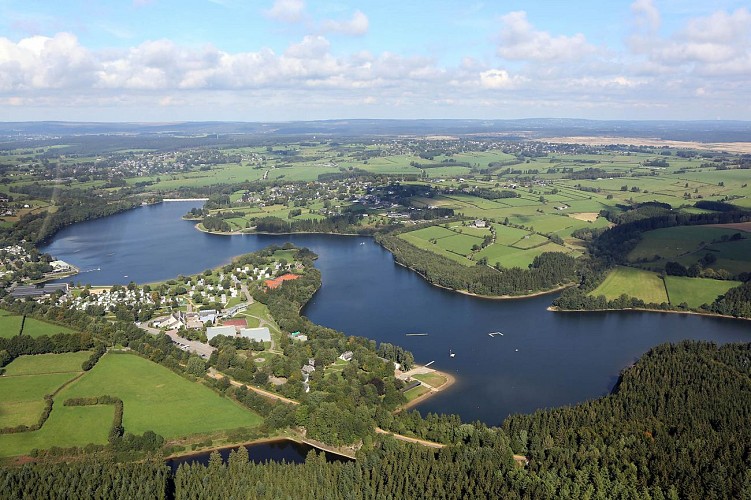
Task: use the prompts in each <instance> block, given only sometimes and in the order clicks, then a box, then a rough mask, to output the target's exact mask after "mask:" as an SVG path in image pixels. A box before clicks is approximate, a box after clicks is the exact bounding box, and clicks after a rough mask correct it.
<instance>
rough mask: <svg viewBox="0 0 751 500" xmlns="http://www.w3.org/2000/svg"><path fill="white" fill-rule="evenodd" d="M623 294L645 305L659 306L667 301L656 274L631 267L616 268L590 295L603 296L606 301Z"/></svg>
mask: <svg viewBox="0 0 751 500" xmlns="http://www.w3.org/2000/svg"><path fill="white" fill-rule="evenodd" d="M624 293H625V294H626V295H628V296H629V297H636V298H639V299H641V300H643V301H644V302H647V303H649V302H653V303H655V304H660V303H662V302H667V301H668V296H667V293H666V292H665V285H664V284H663V282H662V279H660V277H659V276H658V275H657V274H656V273H652V272H649V271H643V270H641V269H634V268H632V267H616V268H615V269H613V270H612V271H610V273H609V274H608V276H607V277H606V278H605V280H604V281H603V282H602V283H600V286H598V287H597V288H595V289H594V290H593V291H592V292H591V293H590V295H592V296H594V297H597V296H599V295H604V296H605V298H607V299H608V300H613V299H617V298H618V297H620V296H621V294H624Z"/></svg>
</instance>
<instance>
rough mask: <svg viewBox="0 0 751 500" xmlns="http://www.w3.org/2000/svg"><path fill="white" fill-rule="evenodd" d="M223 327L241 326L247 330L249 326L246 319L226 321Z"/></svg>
mask: <svg viewBox="0 0 751 500" xmlns="http://www.w3.org/2000/svg"><path fill="white" fill-rule="evenodd" d="M222 325H224V326H239V327H241V328H245V327H246V326H248V322H247V320H244V319H226V320H224V321H223V322H222Z"/></svg>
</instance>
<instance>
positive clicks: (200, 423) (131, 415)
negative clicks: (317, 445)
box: [55, 354, 261, 439]
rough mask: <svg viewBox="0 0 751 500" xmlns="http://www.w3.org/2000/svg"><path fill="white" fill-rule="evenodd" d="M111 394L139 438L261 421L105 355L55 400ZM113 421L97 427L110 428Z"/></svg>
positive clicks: (138, 362)
mask: <svg viewBox="0 0 751 500" xmlns="http://www.w3.org/2000/svg"><path fill="white" fill-rule="evenodd" d="M102 394H111V395H113V396H117V397H119V398H120V399H122V400H123V403H124V406H125V413H124V417H123V426H124V427H125V429H126V430H127V431H128V432H132V433H135V434H141V433H143V432H144V431H147V430H152V431H154V432H156V433H157V434H161V435H162V436H164V437H165V438H167V439H171V438H176V437H180V436H187V435H190V434H201V433H206V432H214V431H218V430H224V429H234V428H237V427H254V426H257V425H259V424H260V423H261V417H259V416H258V415H256V414H255V413H253V412H251V411H249V410H246V409H244V408H242V407H241V406H240V405H239V404H237V403H235V402H233V401H231V400H229V399H226V398H223V397H221V396H219V395H218V394H217V393H215V392H214V391H212V390H211V389H209V388H208V387H206V386H204V385H202V384H200V383H198V382H190V381H188V380H186V379H184V378H182V377H180V376H179V375H177V374H175V373H173V372H172V371H170V370H168V369H167V368H165V367H163V366H161V365H158V364H156V363H152V362H151V361H148V360H146V359H143V358H141V357H139V356H136V355H130V354H107V355H105V356H103V357H102V359H101V360H100V361H99V363H97V365H96V366H95V367H94V368H93V369H92V370H91V371H89V372H88V373H86V375H84V376H83V377H82V378H81V379H79V380H77V381H76V382H75V383H73V384H71V385H70V386H68V387H66V388H65V389H64V390H62V391H61V392H60V394H59V395H58V397H56V398H55V399H56V401H57V400H60V401H63V400H65V399H68V398H74V397H93V396H100V395H102ZM110 424H111V422H110V421H103V422H100V423H99V426H102V427H103V428H105V429H109V426H110Z"/></svg>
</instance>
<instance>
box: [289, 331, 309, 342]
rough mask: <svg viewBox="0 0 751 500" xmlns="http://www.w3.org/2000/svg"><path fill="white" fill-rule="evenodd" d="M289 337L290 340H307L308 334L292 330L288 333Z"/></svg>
mask: <svg viewBox="0 0 751 500" xmlns="http://www.w3.org/2000/svg"><path fill="white" fill-rule="evenodd" d="M289 338H291V339H292V340H299V341H300V342H307V341H308V336H307V335H305V334H302V333H300V332H292V333H290V334H289Z"/></svg>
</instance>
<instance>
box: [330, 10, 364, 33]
mask: <svg viewBox="0 0 751 500" xmlns="http://www.w3.org/2000/svg"><path fill="white" fill-rule="evenodd" d="M368 25H369V21H368V16H366V15H365V14H363V13H362V12H361V11H359V10H356V11H355V13H354V14H352V17H351V18H350V19H349V20H347V21H336V20H333V19H329V20H326V21H324V22H323V24H322V29H323V31H324V32H327V33H342V34H345V35H352V36H359V35H364V34H365V33H367V32H368Z"/></svg>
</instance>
